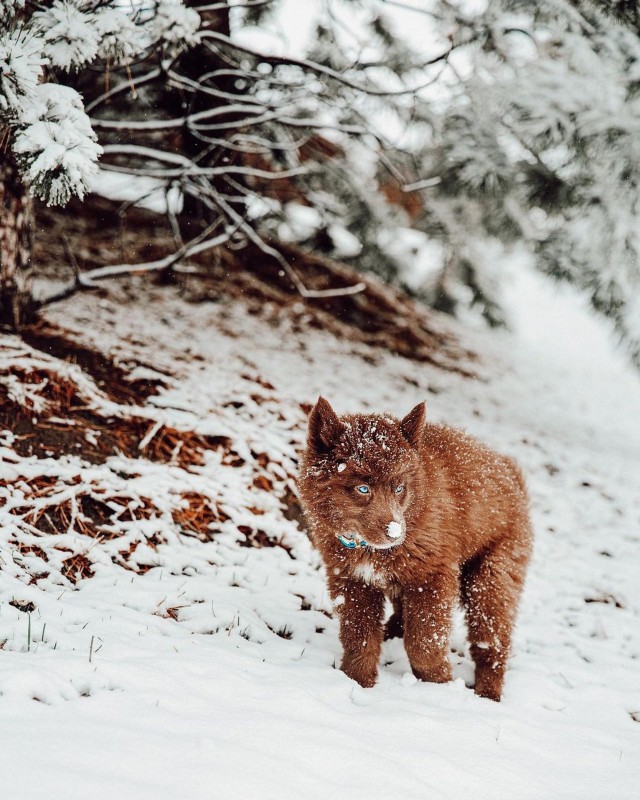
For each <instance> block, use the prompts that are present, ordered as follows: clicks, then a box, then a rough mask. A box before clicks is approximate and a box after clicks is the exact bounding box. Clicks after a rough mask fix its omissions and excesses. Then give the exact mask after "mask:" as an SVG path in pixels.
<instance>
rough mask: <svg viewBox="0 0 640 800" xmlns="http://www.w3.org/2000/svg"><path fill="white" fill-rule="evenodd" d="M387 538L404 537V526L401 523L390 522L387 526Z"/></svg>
mask: <svg viewBox="0 0 640 800" xmlns="http://www.w3.org/2000/svg"><path fill="white" fill-rule="evenodd" d="M387 536H390V537H391V538H392V539H397V538H398V537H399V536H402V525H401V524H400V523H399V522H395V521H394V522H390V523H389V524H388V525H387Z"/></svg>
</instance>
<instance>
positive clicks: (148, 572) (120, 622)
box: [0, 285, 640, 800]
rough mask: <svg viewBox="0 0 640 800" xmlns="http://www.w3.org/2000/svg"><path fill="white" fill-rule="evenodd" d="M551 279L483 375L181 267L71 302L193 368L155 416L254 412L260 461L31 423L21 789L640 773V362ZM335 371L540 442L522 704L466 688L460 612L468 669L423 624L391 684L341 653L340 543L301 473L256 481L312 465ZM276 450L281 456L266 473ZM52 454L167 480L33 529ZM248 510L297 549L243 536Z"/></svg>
mask: <svg viewBox="0 0 640 800" xmlns="http://www.w3.org/2000/svg"><path fill="white" fill-rule="evenodd" d="M520 288H521V289H522V288H523V287H520ZM524 288H525V289H526V290H527V291H529V292H537V293H538V295H540V296H541V297H542V300H541V303H542V305H543V307H544V309H545V313H544V314H542V313H538V314H537V315H532V314H531V312H530V311H527V313H526V314H525V308H524V306H523V307H522V316H521V319H520V324H519V334H516V335H507V334H502V335H499V336H498V335H489V334H486V333H481V332H479V333H473V334H468V335H467V341H466V342H465V343H466V344H468V345H469V346H471V347H472V348H476V349H477V350H478V351H479V352H481V353H482V361H481V363H480V365H479V367H478V373H479V377H478V379H477V380H468V379H464V378H462V377H460V376H458V375H455V374H450V373H445V372H442V371H439V370H435V369H430V368H429V367H425V366H424V365H416V364H414V363H411V362H409V361H406V360H404V359H402V358H399V357H394V356H390V355H388V354H385V353H382V352H379V351H374V350H371V349H369V348H367V347H365V346H364V345H360V344H358V345H353V344H350V343H348V342H345V341H337V340H335V339H334V338H332V337H330V336H329V335H328V334H325V333H323V332H320V331H313V332H309V333H308V334H306V335H305V336H304V339H302V338H301V337H300V335H299V334H298V333H296V332H295V331H294V330H293V329H292V328H291V326H290V325H288V323H287V322H286V319H285V320H282V319H280V320H279V321H278V320H277V319H276V318H275V316H274V318H272V319H270V320H269V321H266V320H265V319H258V318H255V317H251V316H249V315H248V314H247V312H246V311H245V310H244V308H243V307H242V306H241V305H237V304H222V303H221V304H215V305H214V304H202V305H188V304H186V303H184V302H183V301H182V300H179V299H177V298H176V297H175V295H174V294H173V292H172V290H170V289H153V290H150V291H149V292H148V296H147V298H146V300H147V301H146V302H145V303H142V304H140V305H136V306H135V312H134V311H133V310H132V308H131V307H130V306H126V305H123V304H120V303H117V302H111V301H109V300H104V299H102V300H100V299H97V298H96V297H92V296H88V295H87V296H84V295H83V296H80V297H77V298H74V300H73V301H72V302H71V303H67V304H66V305H60V306H58V307H56V308H55V309H52V310H51V311H50V312H49V314H50V317H51V319H55V320H57V321H58V322H59V323H60V324H64V325H65V326H66V327H69V328H71V329H73V330H76V331H78V333H79V335H80V336H81V337H82V338H83V339H84V340H85V341H88V342H94V343H95V344H97V345H98V346H99V347H101V348H104V349H105V350H106V351H110V352H112V353H115V354H116V355H117V357H118V358H119V359H121V360H123V361H126V360H127V359H131V360H133V361H135V360H141V361H143V362H145V363H147V364H153V365H154V366H156V367H157V368H158V369H160V370H163V371H164V372H168V373H170V374H172V375H173V376H174V378H173V379H172V380H171V381H170V386H169V388H167V389H166V390H165V391H163V392H162V393H161V394H160V395H158V396H156V397H151V398H149V400H148V401H147V404H146V405H145V406H144V407H143V411H142V412H141V413H143V414H144V415H146V418H148V420H149V422H150V430H149V433H150V434H151V433H152V428H153V425H154V424H156V423H158V422H163V423H165V424H167V425H172V426H175V427H176V428H179V429H190V430H195V431H197V432H198V433H200V434H202V435H209V436H228V437H230V438H231V439H232V440H233V446H234V450H235V451H236V452H237V453H238V454H239V456H240V458H241V459H242V460H243V461H244V464H242V465H240V466H235V467H234V466H231V465H229V464H224V463H222V461H221V460H220V458H219V457H218V456H216V454H215V453H214V454H210V456H209V457H207V458H206V459H205V460H204V463H203V464H202V466H200V467H194V468H192V469H189V468H183V467H184V465H182V466H180V465H179V464H176V463H173V464H171V463H169V464H166V463H163V464H160V463H157V462H152V461H149V460H147V459H145V458H144V457H142V456H141V457H140V458H138V459H134V460H132V459H130V458H125V457H124V456H123V457H121V458H120V457H117V456H113V457H111V458H110V459H108V461H107V462H106V463H103V464H94V465H90V464H82V465H81V464H80V462H79V461H78V460H77V459H75V458H74V457H69V458H67V459H65V460H64V461H63V462H60V461H54V460H53V459H46V458H42V459H39V460H38V459H36V458H34V457H31V458H22V459H16V458H14V457H13V456H12V455H11V452H12V450H11V437H8V436H6V435H5V436H4V438H3V439H2V445H1V448H2V449H1V455H2V457H3V458H4V461H3V462H2V463H1V464H0V470H2V475H1V477H2V478H3V479H4V481H5V484H6V485H5V488H4V489H2V488H0V491H1V492H4V494H3V497H2V499H4V501H5V504H4V508H3V509H0V516H1V519H0V523H2V526H3V528H2V534H1V536H0V547H1V550H0V557H1V559H2V562H1V566H2V569H1V571H0V642H2V641H4V646H3V649H2V650H0V719H2V726H1V728H0V770H1V774H2V796H3V797H7V798H20V800H35V799H36V798H37V799H38V800H40V798H48V799H50V800H58V799H60V800H62V799H63V798H64V800H75V799H76V798H86V797H87V796H89V797H91V798H93V799H94V800H103V798H105V799H106V798H112V797H116V796H117V797H119V798H124V799H125V800H128V798H131V799H132V800H133V799H134V798H135V800H147V798H148V800H174V798H178V797H184V798H189V800H200V799H202V800H210V799H211V798H236V797H237V798H240V797H243V798H244V797H246V798H260V800H270V798H278V799H279V800H284V799H286V798H304V800H306V799H307V798H320V797H322V798H324V797H326V796H330V797H332V798H335V799H336V800H337V799H338V798H385V800H387V799H388V798H391V797H405V798H416V800H423V798H437V800H440V799H441V798H442V799H443V800H448V798H456V800H457V799H458V798H460V797H464V796H466V795H472V796H473V797H474V798H476V800H484V798H486V799H487V800H501V798H505V799H506V798H509V800H525V798H526V799H527V800H529V799H530V800H534V798H535V799H536V800H537V799H538V798H559V799H561V800H573V799H574V798H575V800H578V799H579V800H606V799H607V798H616V800H632V799H635V798H637V797H638V796H640V722H638V720H639V719H640V580H639V577H640V575H639V572H638V566H637V564H638V549H639V547H640V503H639V502H638V495H639V489H640V476H639V469H638V463H639V456H640V422H639V420H638V413H637V410H638V408H640V382H639V381H638V379H637V378H636V377H635V376H634V375H632V374H631V373H630V372H629V371H628V370H627V368H626V366H625V365H624V363H623V362H622V360H621V359H619V358H617V357H612V355H611V346H610V345H609V343H608V342H607V341H606V339H605V336H604V334H603V332H602V331H601V330H600V328H598V327H597V326H596V327H595V328H594V327H593V326H590V323H585V320H584V316H583V315H582V313H581V311H580V310H579V309H577V308H576V307H575V303H574V302H573V301H572V300H570V299H569V300H567V302H566V303H564V304H560V305H559V306H558V308H557V309H555V310H554V308H553V305H552V304H551V305H550V304H549V303H548V302H547V300H548V298H547V297H546V295H544V291H543V290H542V289H540V287H539V286H533V285H528V286H525V287H524ZM514 291H515V290H514ZM569 323H571V330H580V331H582V334H581V337H580V341H579V343H578V344H575V343H574V344H571V343H569V344H564V345H563V344H562V343H563V341H567V337H566V336H564V334H563V331H564V330H565V328H566V326H567V325H569ZM576 326H577V327H576ZM541 331H542V332H543V333H544V332H545V331H546V333H544V335H541ZM4 345H5V347H3V349H2V351H1V352H2V358H3V359H5V361H4V363H5V364H7V363H8V364H11V360H12V359H14V360H15V359H18V360H20V359H22V360H25V359H26V360H27V361H28V359H29V358H31V357H34V356H35V354H34V353H31V352H30V349H29V348H26V349H25V348H24V347H22V346H21V345H20V344H19V343H17V342H16V341H15V340H11V339H9V338H8V337H7V338H6V339H5V341H4ZM37 358H39V359H43V358H45V360H46V357H45V356H43V355H42V354H37ZM74 369H75V367H74V365H70V366H69V370H70V372H69V375H70V376H71V379H74V380H75V379H76V378H78V375H77V374H76V373H75V372H74ZM78 379H79V378H78ZM269 387H271V388H269ZM86 391H87V392H89V389H87V390H86ZM319 393H322V394H324V395H325V396H326V397H328V398H329V399H330V400H331V401H332V403H334V404H335V407H336V408H337V409H338V410H340V411H354V410H363V409H364V410H366V409H371V410H374V409H375V410H381V409H387V410H390V411H392V412H394V413H397V414H403V413H406V411H408V410H409V409H410V408H411V407H412V406H413V405H414V404H415V403H416V402H418V401H419V400H421V399H423V398H426V400H427V406H428V409H429V411H430V414H431V417H432V418H433V419H436V420H444V421H447V422H450V423H452V424H455V425H459V426H462V427H465V428H466V429H467V430H468V431H469V432H471V433H473V434H475V435H477V436H479V437H480V438H481V439H483V440H485V441H487V442H488V443H490V444H492V445H494V446H497V447H498V448H500V449H502V450H504V451H506V452H508V453H510V454H512V455H514V456H516V457H517V458H518V460H519V461H520V463H521V464H522V466H523V467H524V469H525V471H526V473H527V475H528V479H529V484H530V488H531V495H532V501H533V517H534V523H535V529H536V534H537V539H536V547H535V555H534V559H533V563H532V567H531V573H530V579H529V581H528V585H527V589H526V592H525V597H524V600H523V605H522V611H521V615H520V621H519V626H518V631H517V635H516V640H515V652H514V656H513V658H512V661H511V668H510V670H509V672H508V674H507V680H506V688H505V692H504V698H503V701H502V703H501V704H494V703H492V702H491V701H488V700H484V699H480V698H478V697H476V696H475V695H474V694H473V692H472V691H471V690H470V689H468V688H467V687H466V686H465V681H466V682H470V681H471V678H472V668H471V662H470V659H469V657H468V653H466V652H465V650H464V631H463V628H462V623H461V620H460V619H457V620H456V628H455V633H454V637H453V645H454V649H455V652H452V656H451V657H452V660H453V663H454V675H455V680H454V681H453V683H451V684H448V685H429V684H421V683H418V682H416V681H415V679H414V678H413V677H412V676H411V674H410V671H409V666H408V662H407V659H406V656H405V655H404V652H403V650H402V645H401V643H400V642H398V641H397V640H396V641H393V642H388V643H386V644H385V647H384V651H383V663H384V667H383V668H382V669H381V675H380V679H379V683H378V685H377V686H376V687H375V688H374V689H371V690H364V689H361V688H360V687H359V686H357V685H355V684H354V683H353V682H351V681H350V680H348V679H347V678H346V677H345V676H344V675H343V674H342V673H340V672H339V671H338V670H336V669H334V666H335V664H336V663H337V662H338V661H339V658H340V648H339V643H338V638H337V622H336V620H335V619H334V618H333V617H331V616H330V614H331V606H330V601H329V598H328V595H327V592H326V589H325V583H324V577H323V573H322V568H321V565H320V562H319V559H318V557H317V555H316V554H315V553H314V552H313V550H312V548H311V546H310V544H309V543H308V541H307V539H306V536H305V534H304V533H303V532H301V531H300V530H299V529H298V527H297V525H296V523H295V522H293V521H290V520H288V519H285V517H284V516H283V514H282V510H281V508H280V505H279V503H278V500H277V499H276V496H275V494H274V492H271V491H265V484H264V482H263V483H262V484H260V483H258V484H257V485H256V483H255V478H256V474H257V473H258V472H259V474H262V475H263V477H264V478H266V480H267V481H268V484H266V485H267V488H268V486H269V485H271V486H273V487H276V488H278V489H279V490H281V489H282V488H283V487H284V486H285V485H286V483H287V482H288V481H289V480H290V478H289V475H292V474H294V472H295V458H296V452H297V450H298V449H299V448H300V446H301V444H302V441H303V435H304V419H305V415H304V411H303V410H302V408H301V404H304V403H310V402H313V401H314V400H315V399H316V397H317V395H318V394H319ZM92 402H93V403H96V404H100V403H103V404H106V403H107V400H105V399H104V398H101V397H99V396H96V397H94V398H93V400H92ZM239 403H242V406H241V407H238V404H239ZM109 408H110V409H111V411H113V408H112V407H109ZM116 411H117V413H124V412H122V411H121V410H120V411H118V410H117V409H116ZM252 452H253V454H254V455H252ZM256 453H258V454H260V453H266V454H267V456H268V459H265V460H264V461H263V462H262V463H263V464H266V466H265V467H264V469H262V468H260V469H261V470H262V471H260V470H258V467H257V466H256V463H255V461H254V457H255V454H256ZM42 474H46V475H48V476H49V478H51V483H52V484H53V485H54V486H57V487H63V486H64V487H66V488H65V489H64V490H65V491H69V492H71V493H73V492H76V493H77V492H78V491H79V489H78V486H80V487H93V489H96V487H98V488H99V489H100V491H104V492H107V491H108V492H110V493H111V496H113V497H117V496H119V495H118V493H120V494H127V496H129V497H138V498H147V499H150V500H152V501H153V504H154V507H155V508H156V510H157V514H156V515H155V516H154V517H153V518H151V519H146V520H145V519H141V520H140V519H138V520H137V521H131V522H129V523H126V524H125V523H121V524H120V528H119V529H118V531H119V532H118V538H114V539H113V540H112V541H106V540H105V541H100V542H99V541H97V540H95V539H90V538H89V537H87V536H86V535H84V534H83V533H82V532H78V531H76V532H75V533H73V532H66V533H65V532H62V531H61V532H60V533H59V534H57V535H49V536H42V535H41V534H38V533H37V532H31V534H30V533H29V531H28V530H27V529H25V527H24V526H22V527H20V525H19V523H18V521H17V516H16V515H17V514H18V513H19V511H20V496H19V493H20V491H21V489H20V487H22V489H25V487H28V486H29V485H31V484H29V480H32V479H33V478H34V476H38V475H42ZM74 476H79V477H78V478H77V479H76V478H74ZM74 480H75V481H76V482H75V483H73V481H74ZM21 481H22V483H21ZM1 486H2V484H0V487H1ZM74 487H75V488H74ZM60 491H62V488H60ZM188 492H197V493H201V494H203V495H207V496H208V497H209V498H211V499H212V502H213V500H215V501H216V502H217V503H218V504H219V506H220V508H221V509H222V510H223V511H224V512H225V513H224V517H226V520H225V521H223V522H221V524H220V533H219V534H216V536H215V537H213V541H200V540H199V539H198V538H196V537H193V536H188V535H185V534H184V532H181V531H180V528H179V526H177V525H176V524H175V523H174V522H173V521H172V516H171V510H172V508H175V506H176V503H178V502H179V498H180V497H181V496H184V495H185V494H186V493H188ZM127 526H128V527H127ZM238 526H243V529H244V530H245V531H255V530H256V529H257V527H259V528H260V530H261V531H262V532H263V533H264V534H265V535H266V536H267V537H268V538H269V539H270V540H271V541H276V540H277V541H279V542H280V543H281V544H282V545H283V546H275V547H262V548H259V547H242V546H239V544H240V542H241V541H242V540H243V539H244V538H245V535H244V534H243V533H242V532H239V530H238ZM30 535H32V536H33V538H32V539H29V538H28V537H29V536H30ZM141 535H142V536H143V537H148V539H147V540H148V541H150V542H151V543H152V544H150V545H149V546H141V545H138V546H137V547H136V548H135V549H134V551H133V553H134V555H133V556H132V558H134V560H137V564H138V565H144V567H145V569H144V570H142V569H140V570H139V571H132V570H131V569H125V568H123V566H122V563H121V561H120V560H119V559H120V556H119V555H118V553H119V552H120V551H122V550H123V548H124V550H126V548H127V545H128V544H129V543H131V546H134V545H136V543H138V542H139V541H140V540H141ZM154 535H155V536H156V539H153V536H154ZM246 535H250V534H249V533H247V534H246ZM251 535H253V534H251ZM127 536H128V537H129V538H128V539H127V538H126V537H127ZM17 540H19V541H20V542H22V544H23V545H24V547H23V550H24V549H26V548H28V545H29V543H30V542H31V543H35V544H37V545H38V546H40V547H41V548H43V549H46V553H47V555H48V558H49V561H48V562H47V563H48V567H49V570H50V572H49V577H45V578H41V579H37V580H35V581H33V582H31V583H30V576H33V575H34V574H37V573H38V570H39V569H40V568H42V566H43V565H42V564H40V563H39V562H38V563H36V561H37V559H38V556H37V551H33V552H29V551H28V550H27V551H26V554H25V552H23V553H19V552H17V550H16V548H15V547H14V546H13V545H11V544H9V543H10V542H12V541H13V542H15V541H17ZM153 542H156V544H153ZM158 542H159V543H158ZM25 543H27V544H26V545H25ZM56 546H57V547H60V546H62V547H65V546H66V547H68V548H69V550H70V551H72V552H74V553H78V552H80V553H83V554H85V557H86V558H87V559H88V560H89V561H90V562H91V566H92V569H93V572H94V575H93V577H91V578H89V579H85V580H81V581H79V582H78V583H77V584H76V585H75V587H74V586H73V584H72V583H70V582H69V581H68V580H65V578H64V576H63V575H62V573H61V569H62V566H61V564H62V561H61V559H62V557H63V556H64V557H66V556H67V555H68V554H67V553H66V552H65V553H62V554H60V552H59V551H57V550H56ZM110 548H111V549H110ZM56 559H58V560H57V561H56ZM149 566H150V568H149ZM12 600H13V601H15V600H18V601H19V603H18V605H21V604H22V605H23V607H24V604H25V603H27V602H29V601H30V602H32V603H33V604H34V605H35V608H34V610H33V611H32V612H31V613H30V615H29V614H28V613H26V612H25V611H24V610H20V609H19V608H16V606H15V605H11V604H10V603H11V601H12ZM29 622H30V631H29Z"/></svg>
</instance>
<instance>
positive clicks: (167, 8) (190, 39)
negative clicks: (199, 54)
mask: <svg viewBox="0 0 640 800" xmlns="http://www.w3.org/2000/svg"><path fill="white" fill-rule="evenodd" d="M200 23H201V20H200V15H199V14H198V12H197V11H194V9H192V8H186V7H185V6H184V4H183V3H182V2H181V0H159V2H158V5H157V8H156V14H155V17H154V18H153V22H152V25H151V34H152V37H153V38H154V39H155V40H158V41H162V42H163V43H164V45H165V47H166V50H167V52H168V53H169V54H171V55H175V54H176V53H179V52H180V51H181V50H184V49H185V48H187V47H191V46H193V45H194V44H197V43H198V42H199V41H200V36H199V34H198V29H199V28H200Z"/></svg>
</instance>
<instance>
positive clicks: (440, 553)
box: [299, 397, 532, 700]
mask: <svg viewBox="0 0 640 800" xmlns="http://www.w3.org/2000/svg"><path fill="white" fill-rule="evenodd" d="M299 488H300V496H301V498H302V502H303V505H304V508H305V511H306V513H307V516H308V517H309V520H310V522H311V527H312V533H313V539H314V542H315V544H316V546H317V547H318V548H319V550H320V552H321V554H322V557H323V559H324V562H325V565H326V568H327V576H328V582H329V591H330V593H331V597H332V598H333V600H334V603H335V606H336V609H337V611H338V613H339V616H340V640H341V642H342V645H343V647H344V657H343V660H342V669H343V671H344V672H345V673H346V674H347V675H349V677H351V678H353V679H354V680H356V681H358V683H360V684H361V685H362V686H373V684H374V683H375V681H376V677H377V673H378V660H379V656H380V648H381V645H382V639H383V634H384V627H383V625H384V619H383V616H384V605H385V602H384V601H385V596H386V597H388V598H389V599H390V600H391V601H392V602H393V606H394V613H393V616H392V617H391V619H390V620H389V622H388V623H387V636H402V635H404V645H405V648H406V651H407V655H408V657H409V661H410V663H411V668H412V669H413V672H414V674H415V676H416V677H417V678H420V679H421V680H425V681H436V682H438V683H442V682H445V681H448V680H450V679H451V666H450V664H449V661H448V659H447V654H448V652H449V630H450V626H451V615H452V611H453V609H454V606H455V604H456V602H457V600H458V598H459V597H460V598H461V599H462V602H463V604H464V608H465V612H466V618H467V627H468V632H469V640H470V643H471V655H472V657H473V660H474V661H475V664H476V684H475V691H476V692H477V694H479V695H482V696H483V697H489V698H491V699H492V700H499V699H500V695H501V692H502V685H503V682H504V673H505V669H506V663H507V658H508V655H509V647H510V642H511V632H512V629H513V624H514V620H515V616H516V609H517V605H518V599H519V596H520V593H521V590H522V584H523V581H524V577H525V572H526V567H527V562H528V560H529V555H530V552H531V542H532V532H531V524H530V521H529V511H528V500H527V492H526V488H525V483H524V478H523V476H522V473H521V472H520V470H519V468H518V466H517V465H516V464H515V462H513V461H512V460H511V459H509V458H507V457H505V456H501V455H499V454H497V453H495V452H494V451H492V450H490V449H489V448H488V447H485V446H484V445H482V444H480V443H479V442H478V441H476V440H475V439H473V438H472V437H470V436H467V435H466V434H464V433H462V432H461V431H458V430H454V429H452V428H447V427H442V426H440V425H433V424H430V423H427V422H426V421H425V406H424V403H421V404H420V405H417V406H416V407H415V408H414V409H413V411H411V412H410V413H409V414H408V415H407V416H406V417H405V418H404V419H403V420H402V421H400V420H397V419H395V418H393V417H390V416H388V415H380V414H355V415H353V416H346V417H341V418H340V417H338V416H336V414H335V412H334V411H333V409H332V408H331V406H330V405H329V403H328V402H327V401H326V400H324V399H323V398H322V397H321V398H320V399H319V400H318V402H317V403H316V405H315V407H314V408H313V410H312V411H311V414H310V416H309V432H308V439H307V449H306V451H305V453H304V457H303V462H302V466H301V474H300V479H299ZM362 542H366V544H362Z"/></svg>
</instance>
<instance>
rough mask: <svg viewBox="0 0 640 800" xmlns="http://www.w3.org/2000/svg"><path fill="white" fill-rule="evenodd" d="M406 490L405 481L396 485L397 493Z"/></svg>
mask: <svg viewBox="0 0 640 800" xmlns="http://www.w3.org/2000/svg"><path fill="white" fill-rule="evenodd" d="M402 492H404V483H401V484H400V485H399V486H396V494H402Z"/></svg>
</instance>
